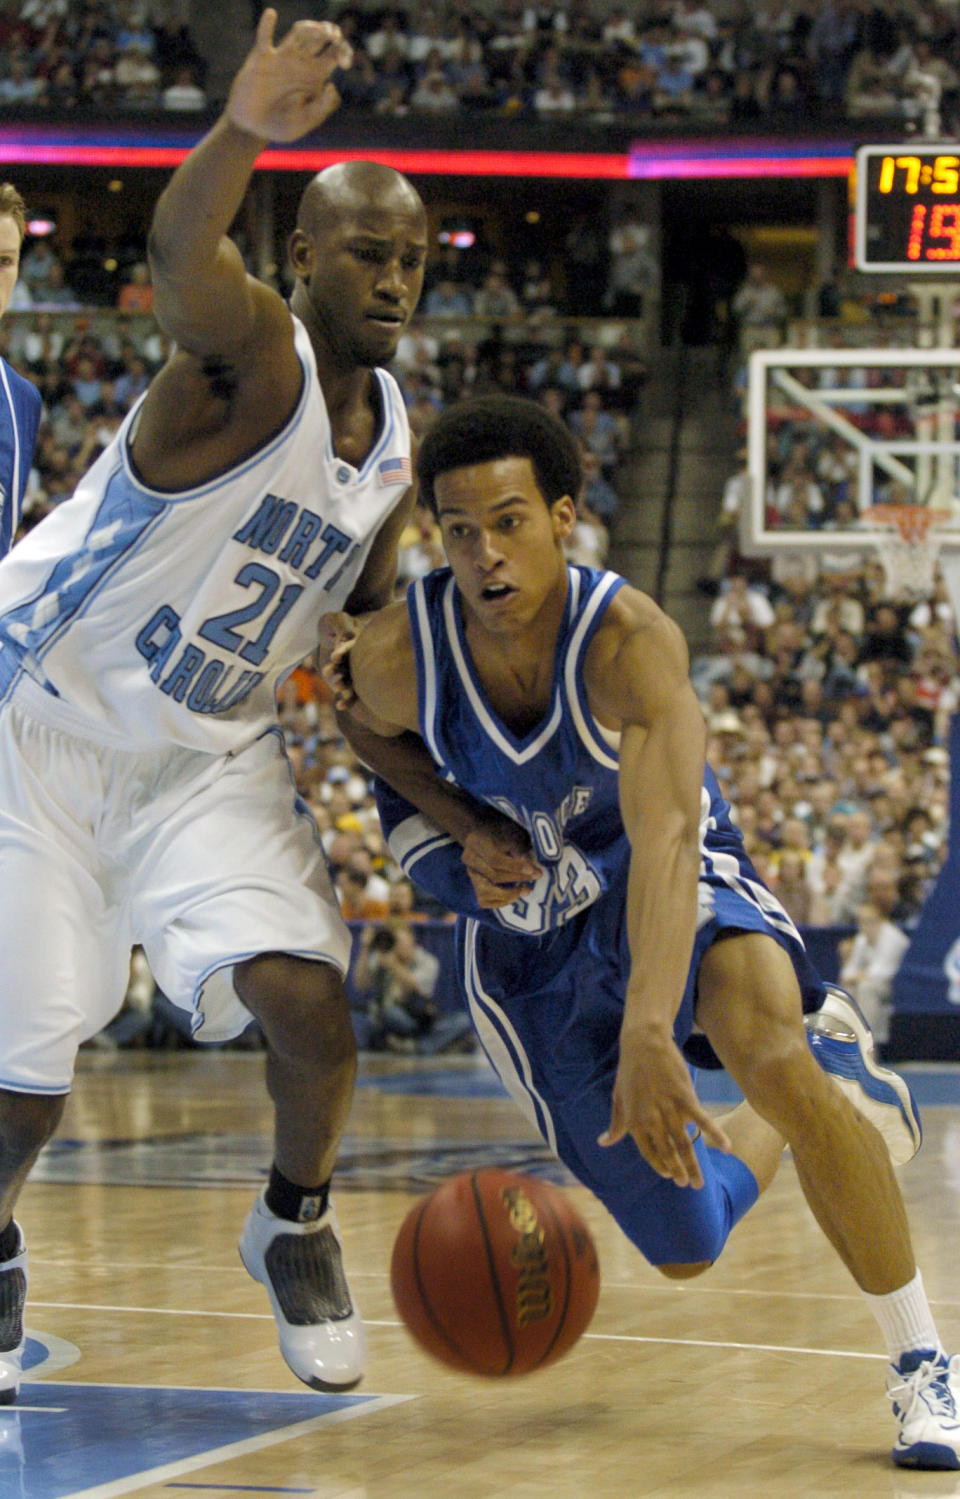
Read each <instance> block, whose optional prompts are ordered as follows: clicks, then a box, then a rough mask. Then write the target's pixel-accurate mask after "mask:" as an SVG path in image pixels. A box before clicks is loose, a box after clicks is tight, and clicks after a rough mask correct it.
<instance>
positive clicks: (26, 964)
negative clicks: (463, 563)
mask: <svg viewBox="0 0 960 1499" xmlns="http://www.w3.org/2000/svg"><path fill="white" fill-rule="evenodd" d="M275 24H276V13H275V12H274V11H273V10H269V9H268V10H266V11H264V13H263V17H262V19H261V22H260V25H259V27H258V31H257V38H256V43H255V45H254V47H253V50H252V51H251V53H250V55H249V56H248V58H247V60H246V62H245V63H244V65H243V67H242V69H241V70H240V72H239V74H238V75H237V77H236V79H235V81H234V84H233V87H232V90H231V93H230V96H229V99H228V102H227V106H226V110H225V113H224V115H223V117H222V118H221V119H220V121H219V122H218V123H217V124H216V125H215V126H214V127H213V129H212V130H211V132H210V133H209V134H208V135H207V136H206V137H205V138H204V140H202V141H201V142H200V144H199V145H198V146H197V147H196V149H195V150H194V151H193V152H192V153H191V154H190V156H189V157H188V158H187V159H186V160H185V161H184V163H183V164H182V165H181V166H180V167H179V168H178V170H177V171H176V172H175V173H174V175H173V177H172V178H171V180H170V182H169V184H168V186H167V188H166V189H165V191H164V192H163V194H162V196H161V198H160V200H159V202H158V204H157V207H156V210H155V214H154V218H153V223H152V226H151V230H150V238H149V251H150V259H151V265H152V275H153V284H154V288H155V298H156V311H157V316H158V318H159V320H160V323H161V325H162V326H163V327H164V329H165V330H166V332H167V333H168V334H169V335H170V336H171V338H172V339H173V340H174V341H175V346H176V347H175V352H174V354H173V356H172V358H171V359H170V361H169V363H168V364H167V365H166V366H165V367H164V368H163V369H162V370H161V371H160V372H159V374H158V375H157V376H156V378H155V380H154V381H153V383H152V385H151V386H150V388H149V390H148V391H147V393H146V394H145V396H144V397H143V398H142V399H141V401H140V402H139V403H138V404H137V405H136V406H135V407H134V408H133V410H132V411H131V413H130V415H129V417H128V418H127V419H126V420H125V421H124V423H123V425H122V427H121V429H120V431H119V433H118V435H117V437H116V439H115V441H113V442H112V443H111V444H110V446H109V447H108V448H107V449H106V450H105V452H104V453H103V454H102V455H101V457H100V458H99V459H98V460H97V462H96V463H95V464H94V466H93V468H92V469H91V470H90V472H89V473H88V474H87V475H86V477H85V478H84V479H83V480H82V481H81V483H80V485H79V488H78V489H77V491H76V493H75V494H74V495H73V496H72V497H71V498H70V499H69V500H67V501H66V502H65V503H63V504H62V505H60V506H59V507H58V508H57V510H56V511H54V512H53V513H52V514H51V515H50V516H48V517H46V518H45V519H44V520H43V521H42V522H41V523H40V524H39V525H38V526H37V527H36V528H35V529H34V530H33V531H31V532H30V533H29V534H28V535H27V536H26V537H25V538H24V539H23V540H22V541H21V542H20V543H19V544H18V545H17V546H16V547H15V548H14V550H13V552H12V553H11V554H10V556H9V557H8V558H6V559H5V561H4V562H3V563H0V741H2V744H3V748H2V749H0V954H2V958H0V964H2V967H0V1401H10V1400H12V1399H14V1398H15V1395H16V1391H17V1388H18V1382H19V1375H20V1365H21V1350H22V1342H23V1320H22V1316H23V1306H24V1296H25V1292H26V1255H25V1249H24V1239H23V1235H22V1233H21V1231H20V1228H19V1226H18V1224H17V1222H16V1220H15V1219H14V1218H13V1216H12V1213H13V1208H14V1204H15V1201H16V1198H17V1194H18V1192H19V1189H20V1187H21V1186H22V1184H23V1181H24V1180H25V1178H26V1176H27V1174H28V1172H29V1170H30V1167H31V1165H32V1163H33V1161H34V1160H35V1158H36V1155H37V1153H38V1151H39V1150H40V1148H41V1146H42V1145H43V1143H44V1142H45V1141H46V1140H47V1139H49V1137H50V1135H51V1134H52V1132H53V1130H54V1129H55V1127H56V1124H57V1122H58V1120H59V1118H60V1115H61V1112H62V1109H63V1103H64V1099H65V1097H66V1095H67V1094H68V1092H69V1090H70V1087H71V1082H72V1077H73V1069H74V1060H75V1055H76V1051H77V1048H78V1046H79V1045H80V1044H81V1042H82V1041H83V1040H84V1039H85V1038H87V1037H89V1036H92V1035H93V1034H94V1033H95V1032H97V1031H99V1030H100V1029H101V1028H102V1027H103V1025H105V1024H106V1022H107V1021H108V1020H109V1019H110V1018H111V1016H112V1015H114V1014H115V1013H116V1012H117V1010H118V1009H119V1008H120V1005H121V1002H122V999H123V994H124V990H125V986H126V978H127V972H128V965H129V952H130V948H131V945H132V944H140V945H142V947H143V948H144V950H145V952H146V954H147V957H148V960H149V963H150V967H151V969H152V971H153V973H154V975H155V977H156V979H157V981H158V983H159V985H160V987H161V988H162V990H163V992H164V993H165V994H166V995H168V996H169V998H170V999H171V1000H173V1001H174V1002H175V1003H177V1004H179V1005H181V1006H182V1007H184V1008H185V1009H186V1010H188V1011H189V1012H190V1014H191V1016H192V1024H193V1028H194V1031H195V1034H196V1035H197V1037H198V1039H200V1040H220V1039H223V1038H225V1037H229V1036H231V1035H235V1034H237V1033H239V1032H240V1031H241V1030H242V1029H243V1028H244V1027H245V1025H246V1024H247V1023H248V1022H249V1020H250V1016H251V1015H253V1016H255V1017H256V1019H257V1021H258V1022H259V1024H260V1027H261V1029H262V1032H263V1035H264V1037H265V1041H266V1048H267V1056H266V1071H267V1085H268V1088H269V1092H270V1095H271V1098H272V1100H273V1103H274V1106H275V1117H276V1124H275V1140H274V1161H273V1168H272V1172H271V1176H270V1181H269V1184H268V1186H267V1188H266V1191H265V1193H264V1194H263V1195H262V1196H261V1197H260V1198H259V1199H258V1200H257V1202H256V1203H255V1205H254V1207H253V1209H252V1211H251V1213H250V1215H249V1217H248V1219H247V1221H246V1224H245V1226H244V1229H243V1234H242V1238H241V1243H240V1252H241V1257H242V1259H243V1263H244V1264H245V1265H246V1267H247V1269H248V1271H249V1272H250V1273H251V1275H253V1276H254V1277H255V1278H256V1279H257V1280H259V1281H262V1282H263V1284H264V1285H265V1287H266V1290H267V1293H268V1295H269V1298H270V1302H271V1305H272V1308H273V1311H274V1315H275V1318H276V1322H277V1325H278V1329H279V1335H280V1346H281V1351H282V1352H283V1354H284V1357H285V1358H286V1360H287V1362H288V1364H289V1365H290V1367H291V1368H292V1369H293V1371H294V1372H295V1373H296V1374H297V1375H298V1376H299V1377H300V1379H302V1380H304V1381H305V1382H306V1383H307V1384H310V1385H312V1386H315V1387H319V1388H332V1389H345V1388H349V1387H350V1386H351V1385H354V1384H355V1383H356V1382H357V1380H358V1379H359V1378H360V1377H361V1375H362V1373H363V1368H364V1338H363V1327H362V1323H361V1320H360V1317H359V1315H358V1313H357V1311H356V1309H355V1307H354V1305H353V1302H352V1299H351V1296H350V1291H349V1289H348V1286H347V1281H346V1279H345V1276H344V1271H343V1267H342V1256H341V1245H340V1240H339V1236H338V1230H337V1225H336V1221H335V1218H334V1216H333V1210H332V1207H331V1205H330V1202H329V1182H330V1176H331V1172H332V1170H333V1166H334V1161H335V1158H336V1154H337V1148H338V1142H339V1139H340V1136H341V1133H342V1130H343V1127H344V1123H345V1121H346V1118H347V1113H348V1110H349V1107H350V1102H351V1097H352V1092H353V1084H354V1079H355V1072H356V1050H355V1043H354V1039H353V1032H352V1028H351V1025H350V1018H349V1011H348V1005H347V1002H346V998H345V994H344V987H343V981H342V976H343V974H344V972H345V970H346V967H347V963H348V958H349V952H350V942H349V934H348V932H347V929H346V926H345V923H344V922H343V920H342V918H341V915H340V911H339V907H338V905H337V901H336V898H335V895H334V892H333V889H332V886H331V884H330V880H329V877H328V874H327V870H326V865H325V861H324V857H323V852H322V848H321V845H320V842H319V838H318V836H317V830H316V827H315V825H314V823H313V821H312V819H311V818H310V816H309V814H308V812H307V810H306V808H305V807H304V806H303V804H302V803H301V802H300V801H299V799H298V798H297V796H296V792H295V788H294V785H293V780H292V776H291V774H290V770H289V766H288V764H287V761H286V758H285V755H284V752H283V744H282V738H281V735H280V732H279V727H278V723H277V716H276V708H275V695H276V688H277V685H278V682H279V681H281V680H282V678H283V677H284V676H286V675H287V674H288V673H289V672H290V671H291V670H292V669H293V667H294V666H295V665H296V664H297V663H298V662H300V661H302V660H303V659H304V657H305V656H307V655H309V654H310V653H312V651H313V649H314V648H315V646H316V638H317V622H318V620H319V618H320V617H321V615H322V614H323V613H324V612H325V611H327V610H329V609H330V608H331V607H333V608H334V609H339V608H343V607H345V606H347V605H349V607H350V608H351V609H357V610H360V611H364V610H369V609H374V608H376V607H378V606H380V605H383V604H385V603H386V602H387V601H388V600H389V599H390V598H391V597H392V593H393V583H394V577H395V555H396V546H397V539H398V537H399V534H400V531H401V529H402V528H403V526H404V524H405V523H406V516H407V513H408V510H409V503H410V495H409V490H410V478H411V472H410V436H409V432H408V428H407V421H406V414H405V409H404V403H403V400H402V398H401V395H400V391H399V389H398V387H397V385H396V383H395V382H394V381H393V379H392V378H391V376H390V375H388V374H387V373H386V372H385V371H384V370H382V369H380V368H379V366H380V365H382V364H385V363H386V362H388V361H389V360H390V359H391V358H392V356H393V353H394V350H395V349H396V345H397V341H398V339H399V337H400V335H401V333H402V331H403V329H404V326H405V325H406V323H407V321H408V319H409V317H410V315H411V314H412V312H413V310H414V308H415V306H416V303H417V299H418V297H419V294H420V289H421V284H422V280H423V268H424V260H425V257H426V250H427V226H426V216H425V213H424V208H423V204H422V203H421V201H420V198H419V197H418V195H417V193H416V192H415V191H414V189H413V188H412V186H411V185H410V183H409V182H407V181H406V179H405V178H403V177H401V176H400V175H399V174H398V173H396V172H393V171H390V170H389V169H387V168H384V167H381V166H377V165H374V164H372V163H369V162H367V163H363V162H358V163H354V164H351V165H349V166H335V167H332V168H330V169H328V170H327V171H325V172H323V173H321V174H320V175H319V176H318V177H316V178H315V179H314V180H313V181H312V182H311V183H310V185H309V186H308V187H307V189H306V191H305V193H304V195H303V198H302V200H301V203H300V208H299V214H298V220H297V226H296V228H295V230H294V232H293V235H292V237H291V240H290V243H289V252H290V258H291V261H292V265H293V269H294V272H295V274H296V285H295V289H294V291H293V296H292V299H291V303H290V306H287V305H286V304H285V303H284V302H283V300H282V299H281V298H280V297H279V296H278V295H277V294H276V293H275V292H274V291H273V290H271V289H270V288H268V287H267V286H265V285H263V284H261V283H260V282H258V281H256V280H255V279H253V278H252V277H251V276H249V275H247V273H246V272H245V270H244V267H243V263H242V260H241V257H240V255H239V253H238V251H237V249H236V247H235V246H234V245H233V244H232V242H231V241H230V240H229V239H228V238H227V237H226V236H227V231H228V229H229V226H230V224H231V223H232V221H233V219H234V216H235V215H236V213H237V211H238V209H239V208H240V205H241V202H242V200H243V197H244V194H245V192H246V189H247V184H248V182H249V179H250V175H251V172H252V170H253V167H254V163H255V161H256V159H257V156H258V155H259V153H260V151H261V149H262V148H263V146H264V145H265V144H266V142H267V141H269V140H271V139H273V140H280V141H290V140H295V139H297V138H298V137H299V136H301V135H303V134H305V133H306V132H307V131H310V130H313V129H314V128H315V127H317V126H318V125H320V124H322V122H323V121H324V120H325V119H326V117H327V116H328V115H329V114H330V113H331V112H332V111H333V109H334V108H335V107H336V104H337V102H338V95H337V92H336V88H335V85H334V82H333V81H332V79H333V74H334V72H335V69H336V68H337V67H338V66H346V65H348V64H349V62H350V60H351V55H350V50H349V47H348V46H347V45H346V43H345V42H344V41H343V38H342V35H341V33H340V31H339V28H338V27H336V26H334V25H332V24H329V23H327V22H313V21H300V22H297V23H296V24H295V25H294V26H293V28H292V29H291V30H290V31H289V32H288V33H287V34H286V36H285V37H284V38H283V40H282V41H281V42H280V43H279V44H275V42H274V28H275Z"/></svg>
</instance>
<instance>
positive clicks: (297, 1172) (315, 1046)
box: [234, 953, 357, 1186]
mask: <svg viewBox="0 0 960 1499" xmlns="http://www.w3.org/2000/svg"><path fill="white" fill-rule="evenodd" d="M234 986H235V988H236V991H237V993H238V995H239V996H240V998H241V1000H242V1001H243V1003H244V1004H245V1005H246V1007H247V1009H248V1010H249V1011H250V1013H251V1014H252V1015H253V1017H254V1019H256V1020H257V1021H258V1022H259V1024H260V1027H261V1029H262V1031H263V1034H264V1039H265V1041H266V1047H267V1088H268V1090H269V1092H270V1097H271V1099H272V1100H273V1105H274V1110H275V1156H274V1159H275V1161H276V1165H277V1168H278V1170H280V1171H281V1172H282V1173H283V1175H284V1176H286V1177H287V1178H288V1179H289V1180H290V1181H292V1182H298V1183H300V1184H301V1185H304V1186H307V1185H310V1186H315V1185H316V1184H317V1183H320V1182H326V1181H328V1180H329V1178H330V1176H331V1174H332V1172H333V1168H334V1165H335V1163H336V1157H337V1150H338V1147H339V1144H340V1137H341V1135H342V1134H343V1131H344V1128H345V1126H346V1122H347V1116H348V1114H349V1112H350V1105H351V1102H352V1100H353V1087H354V1082H355V1080H356V1075H357V1044H356V1040H355V1038H354V1034H353V1027H352V1025H351V1023H350V1008H349V1005H348V1002H347V996H346V992H345V990H344V987H343V980H342V979H341V978H340V975H339V973H338V972H337V971H336V969H334V968H332V967H331V966H330V965H329V964H328V963H317V962H311V961H310V960H308V959H305V958H295V957H290V956H289V955H287V954H284V953H266V954H264V955H262V956H259V957H256V958H250V959H248V960H247V961H246V962H245V963H240V964H238V965H237V967H236V968H235V969H234Z"/></svg>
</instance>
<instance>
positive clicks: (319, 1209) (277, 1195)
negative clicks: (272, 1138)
mask: <svg viewBox="0 0 960 1499" xmlns="http://www.w3.org/2000/svg"><path fill="white" fill-rule="evenodd" d="M329 1197H330V1183H329V1181H325V1182H324V1183H323V1185H322V1186H319V1187H298V1186H297V1185H296V1184H295V1183H294V1182H292V1181H288V1180H287V1178H286V1177H285V1176H284V1175H283V1173H282V1172H281V1171H278V1170H277V1168H276V1166H271V1168H270V1181H269V1184H268V1186H267V1190H266V1192H265V1193H264V1199H263V1200H264V1202H265V1203H266V1204H267V1207H268V1208H269V1209H270V1211H271V1213H276V1215H277V1217H278V1218H287V1219H288V1220H289V1221H290V1222H291V1223H315V1222H316V1220H317V1219H318V1218H322V1217H323V1215H324V1213H325V1212H326V1211H327V1201H328V1199H329Z"/></svg>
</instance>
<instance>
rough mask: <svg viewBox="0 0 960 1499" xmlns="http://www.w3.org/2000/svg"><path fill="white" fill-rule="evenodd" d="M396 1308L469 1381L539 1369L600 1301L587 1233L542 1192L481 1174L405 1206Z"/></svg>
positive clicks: (394, 1263)
mask: <svg viewBox="0 0 960 1499" xmlns="http://www.w3.org/2000/svg"><path fill="white" fill-rule="evenodd" d="M390 1284H391V1288H392V1290H393V1299H394V1301H395V1302H396V1306H397V1310H398V1312H399V1313H400V1316H401V1317H402V1318H403V1321H404V1323H405V1325H406V1326H407V1328H408V1329H409V1331H410V1332H411V1333H412V1334H413V1336H414V1338H415V1339H416V1341H417V1342H418V1343H419V1344H420V1346H421V1348H423V1349H425V1350H426V1352H427V1353H430V1354H432V1355H433V1356H434V1358H437V1359H440V1360H441V1361H442V1362H443V1363H445V1364H449V1365H450V1366H451V1367H452V1368H454V1369H460V1370H463V1371H465V1372H468V1373H471V1374H485V1375H489V1376H492V1377H500V1376H503V1375H507V1374H528V1373H529V1372H530V1371H531V1370H532V1369H542V1368H543V1367H544V1365H545V1364H552V1363H553V1362H554V1361H555V1360H556V1359H558V1358H560V1357H561V1355H562V1354H564V1353H566V1352H567V1351H568V1350H569V1349H570V1348H572V1347H573V1344H574V1343H575V1342H576V1341H577V1339H578V1338H579V1337H580V1335H581V1333H582V1332H584V1331H585V1330H586V1328H587V1326H588V1325H589V1322H590V1319H591V1317H592V1316H593V1313H594V1311H595V1309H596V1305H597V1297H598V1296H599V1294H600V1269H599V1266H598V1263H597V1251H596V1246H595V1245H594V1242H593V1239H592V1237H591V1235H590V1230H589V1229H588V1228H587V1225H586V1224H585V1223H584V1221H583V1219H582V1218H581V1217H580V1215H579V1213H578V1212H577V1211H576V1210H575V1209H574V1208H573V1207H571V1205H570V1203H569V1202H568V1201H567V1199H566V1197H565V1196H564V1194H563V1193H562V1192H561V1191H559V1190H558V1189H557V1188H556V1187H552V1186H550V1185H549V1184H548V1183H546V1182H542V1181H537V1180H536V1179H534V1178H533V1177H529V1176H517V1175H514V1174H513V1173H512V1172H509V1171H499V1170H496V1169H494V1168H487V1169H483V1170H480V1171H468V1172H464V1173H463V1174H462V1175H460V1176H454V1177H451V1178H450V1180H449V1181H446V1182H444V1183H443V1184H442V1185H441V1186H439V1187H437V1189H436V1190H435V1191H434V1192H431V1193H430V1195H429V1196H428V1197H424V1198H422V1199H421V1200H420V1201H419V1202H418V1203H416V1204H415V1205H414V1207H412V1208H411V1210H410V1212H409V1213H408V1214H407V1216H406V1218H405V1219H404V1221H403V1224H402V1225H401V1228H400V1232H399V1233H398V1234H397V1238H396V1242H395V1244H394V1246H393V1257H392V1260H391V1264H390Z"/></svg>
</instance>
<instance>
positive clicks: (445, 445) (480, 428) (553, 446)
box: [417, 395, 582, 515]
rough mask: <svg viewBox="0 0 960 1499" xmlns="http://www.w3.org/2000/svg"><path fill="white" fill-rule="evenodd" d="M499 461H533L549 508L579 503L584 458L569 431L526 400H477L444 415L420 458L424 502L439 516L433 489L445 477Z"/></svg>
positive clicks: (451, 408)
mask: <svg viewBox="0 0 960 1499" xmlns="http://www.w3.org/2000/svg"><path fill="white" fill-rule="evenodd" d="M498 458H529V460H530V464H531V467H532V468H533V473H534V477H535V478H536V481H537V488H538V489H539V491H540V493H541V494H542V495H543V498H544V500H545V501H546V503H547V505H548V506H550V505H554V504H555V503H556V501H557V500H559V499H561V498H562V497H563V496H564V495H569V496H570V498H571V499H572V500H574V501H575V500H576V498H577V495H578V494H579V492H580V486H581V483H582V472H581V468H580V457H579V454H578V453H577V445H576V441H575V440H574V437H573V434H572V433H571V432H570V430H569V428H567V427H565V426H564V424H563V422H561V421H560V420H559V419H558V418H557V417H555V416H553V415H552V413H551V412H549V411H547V409H546V408H545V407H544V406H540V405H539V404H538V403H537V402H536V401H529V400H527V399H526V398H525V397H523V396H507V395H494V396H476V397H474V398H472V399H468V400H464V401H457V402H455V403H454V404H453V405H452V406H448V407H447V409H446V410H445V411H443V412H441V414H440V416H439V417H438V418H437V420H436V422H434V424H433V426H432V427H430V429H429V430H428V432H427V435H426V437H425V438H424V439H423V443H422V444H421V447H420V453H419V455H418V458H417V476H418V478H419V480H420V497H421V500H422V501H423V503H424V504H426V505H429V507H430V509H431V510H432V511H433V513H434V515H436V513H437V498H436V494H435V493H434V483H435V481H436V480H437V479H438V478H439V476H440V475H441V474H447V473H450V471H451V470H452V469H455V468H468V467H471V466H472V465H473V464H475V463H494V462H496V460H497V459H498Z"/></svg>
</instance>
